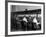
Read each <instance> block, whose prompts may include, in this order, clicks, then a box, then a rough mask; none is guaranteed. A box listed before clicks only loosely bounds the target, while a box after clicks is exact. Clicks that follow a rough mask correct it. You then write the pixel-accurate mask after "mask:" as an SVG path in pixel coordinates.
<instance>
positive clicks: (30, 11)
mask: <svg viewBox="0 0 46 37" xmlns="http://www.w3.org/2000/svg"><path fill="white" fill-rule="evenodd" d="M43 16H44V12H43V4H34V3H16V2H8V35H18V34H35V33H36V34H37V33H43V32H44V31H43V30H44V27H43V26H44V20H43Z"/></svg>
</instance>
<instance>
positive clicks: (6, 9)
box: [5, 1, 45, 36]
mask: <svg viewBox="0 0 46 37" xmlns="http://www.w3.org/2000/svg"><path fill="white" fill-rule="evenodd" d="M8 2H14V3H15V2H16V3H29V4H30V3H32V4H43V24H44V25H43V33H33V34H19V35H8ZM41 34H45V3H44V2H27V1H5V36H24V35H41Z"/></svg>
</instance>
